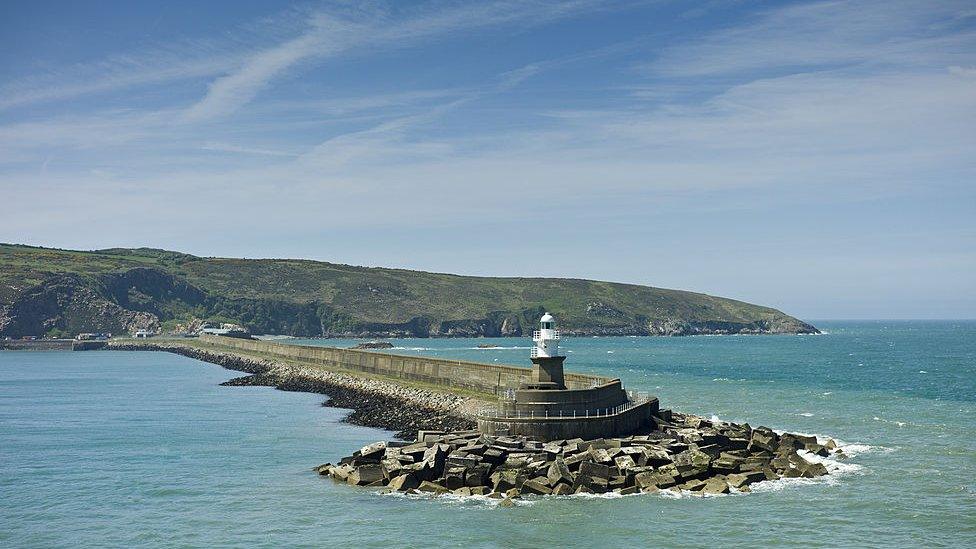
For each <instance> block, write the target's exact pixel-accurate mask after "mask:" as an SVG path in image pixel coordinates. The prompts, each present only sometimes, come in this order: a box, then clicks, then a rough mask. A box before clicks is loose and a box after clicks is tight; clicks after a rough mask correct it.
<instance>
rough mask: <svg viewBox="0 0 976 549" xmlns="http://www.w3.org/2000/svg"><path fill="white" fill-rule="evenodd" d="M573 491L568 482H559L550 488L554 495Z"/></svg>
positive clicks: (562, 494)
mask: <svg viewBox="0 0 976 549" xmlns="http://www.w3.org/2000/svg"><path fill="white" fill-rule="evenodd" d="M572 493H573V487H572V486H570V485H569V484H563V483H559V484H557V485H556V487H555V488H553V489H552V495H554V496H568V495H569V494H572Z"/></svg>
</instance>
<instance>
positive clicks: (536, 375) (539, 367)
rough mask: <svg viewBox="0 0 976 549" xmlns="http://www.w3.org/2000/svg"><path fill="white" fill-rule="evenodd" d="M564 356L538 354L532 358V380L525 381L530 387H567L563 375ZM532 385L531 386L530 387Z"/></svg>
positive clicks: (527, 386) (526, 386)
mask: <svg viewBox="0 0 976 549" xmlns="http://www.w3.org/2000/svg"><path fill="white" fill-rule="evenodd" d="M564 360H566V357H564V356H537V357H533V358H532V381H531V382H530V383H524V384H523V387H524V388H526V389H528V388H532V389H565V388H566V380H565V378H564V377H563V361H564ZM529 385H531V387H529Z"/></svg>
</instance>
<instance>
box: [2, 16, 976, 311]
mask: <svg viewBox="0 0 976 549" xmlns="http://www.w3.org/2000/svg"><path fill="white" fill-rule="evenodd" d="M0 242H12V243H23V244H32V245H41V246H52V247H60V248H70V249H97V248H105V247H115V246H125V247H137V246H147V247H155V248H165V249H171V250H179V251H183V252H188V253H193V254H196V255H202V256H221V257H249V258H254V257H289V258H309V259H318V260H324V261H332V262H337V263H345V264H354V265H368V266H387V267H403V268H410V269H420V270H429V271H438V272H451V273H459V274H476V275H486V276H556V277H572V278H592V279H600V280H611V281H619V282H630V283H638V284H648V285H653V286H660V287H666V288H678V289H686V290H693V291H698V292H705V293H710V294H713V295H721V296H725V297H733V298H737V299H742V300H745V301H750V302H754V303H761V304H764V305H769V306H773V307H776V308H779V309H781V310H783V311H785V312H787V313H789V314H792V315H794V316H798V317H801V318H804V319H855V318H878V319H889V318H976V4H973V2H972V1H971V0H969V1H960V2H952V1H946V2H938V1H932V2H928V1H927V2H918V1H914V2H904V1H900V0H883V1H872V0H861V1H854V2H846V1H826V2H763V1H750V2H745V1H741V2H739V1H701V2H685V1H619V2H618V1H604V2H594V1H589V0H576V1H570V2H563V3H559V2H534V1H523V2H510V1H499V0H485V1H478V2H444V1H433V2H406V1H390V2H382V1H365V2H322V3H319V2H302V3H294V2H273V1H260V2H258V1H249V0H233V1H230V0H226V1H217V0H214V1H209V2H197V1H192V2H189V1H176V0H173V1H168V2H165V3H150V2H130V1H121V2H119V1H107V0H106V1H99V2H86V3H82V2H74V1H69V2H51V1H45V0H31V1H19V2H17V1H10V2H4V3H2V4H0Z"/></svg>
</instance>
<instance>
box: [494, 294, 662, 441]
mask: <svg viewBox="0 0 976 549" xmlns="http://www.w3.org/2000/svg"><path fill="white" fill-rule="evenodd" d="M559 340H560V336H559V330H558V329H557V328H556V319H555V318H553V316H552V315H551V314H549V313H546V314H545V315H543V316H542V318H541V319H540V320H539V329H538V330H536V331H535V332H534V333H533V334H532V341H533V343H534V345H533V347H532V352H531V354H530V358H531V360H532V374H531V376H530V378H529V380H528V381H526V382H524V383H522V384H521V385H520V386H519V388H518V389H516V390H515V391H514V392H513V394H510V395H509V398H506V399H503V400H502V401H501V403H500V404H499V406H497V407H495V408H491V409H488V410H483V411H482V413H481V414H479V416H478V428H479V430H481V432H483V433H485V434H489V435H504V434H507V435H525V436H529V437H533V438H536V439H541V440H556V439H571V438H577V437H579V438H583V439H592V438H600V437H613V436H622V435H627V434H630V433H633V432H635V431H639V430H641V429H644V428H648V427H651V415H653V414H655V413H657V411H658V400H657V399H656V398H653V397H650V396H648V395H642V394H634V393H628V392H627V391H624V388H623V385H622V384H621V383H620V380H619V379H610V380H607V382H606V383H603V384H599V385H594V386H587V387H578V386H574V384H572V383H567V379H566V375H565V373H564V372H563V362H564V361H565V360H566V356H565V355H563V354H561V353H560V351H559Z"/></svg>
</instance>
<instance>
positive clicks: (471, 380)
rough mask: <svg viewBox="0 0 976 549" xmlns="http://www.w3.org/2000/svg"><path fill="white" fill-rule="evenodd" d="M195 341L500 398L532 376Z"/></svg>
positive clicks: (417, 360) (581, 385)
mask: <svg viewBox="0 0 976 549" xmlns="http://www.w3.org/2000/svg"><path fill="white" fill-rule="evenodd" d="M199 339H200V341H202V342H204V343H208V344H210V345H215V346H217V345H219V346H223V347H230V348H235V349H240V350H242V351H251V352H257V353H264V354H268V355H273V356H278V357H281V358H285V359H293V360H300V361H302V362H306V363H311V364H321V365H322V366H325V367H327V368H341V369H345V370H352V371H358V372H365V373H371V374H379V375H384V376H388V377H393V378H398V379H410V380H415V381H422V382H424V383H430V384H436V385H444V386H446V387H458V388H464V389H469V390H473V391H478V392H482V393H489V394H494V395H503V394H505V392H506V391H508V390H509V389H513V390H514V389H518V387H519V384H521V383H523V382H526V381H529V380H530V376H531V374H532V369H531V368H519V367H516V366H506V365H499V364H482V363H480V362H470V361H465V360H447V359H442V358H431V357H423V356H406V355H394V354H388V353H380V352H375V351H363V350H359V349H340V348H337V347H319V346H315V345H289V344H287V343H276V342H272V341H257V340H245V339H235V338H230V337H221V336H214V335H201V336H200V338H199ZM565 381H566V386H567V388H569V389H589V388H592V387H596V386H600V385H605V384H607V383H609V382H610V381H612V380H611V379H610V378H606V377H601V376H592V375H587V374H574V373H567V374H566V378H565Z"/></svg>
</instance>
